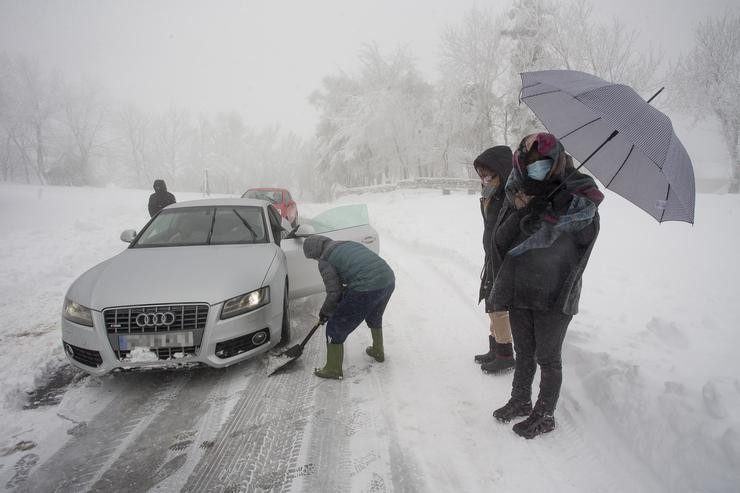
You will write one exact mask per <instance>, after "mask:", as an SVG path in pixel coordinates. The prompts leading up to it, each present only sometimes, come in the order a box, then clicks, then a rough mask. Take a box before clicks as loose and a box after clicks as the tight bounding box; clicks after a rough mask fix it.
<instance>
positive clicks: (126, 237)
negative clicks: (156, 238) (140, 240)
mask: <svg viewBox="0 0 740 493" xmlns="http://www.w3.org/2000/svg"><path fill="white" fill-rule="evenodd" d="M134 238H136V230H135V229H127V230H125V231H124V232H123V233H121V241H123V242H125V243H131V242H132V241H134Z"/></svg>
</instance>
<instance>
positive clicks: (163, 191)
mask: <svg viewBox="0 0 740 493" xmlns="http://www.w3.org/2000/svg"><path fill="white" fill-rule="evenodd" d="M175 202H177V201H176V200H175V196H174V195H172V194H171V193H170V192H168V191H167V184H165V182H164V180H154V193H153V194H151V195H150V196H149V217H154V215H155V214H156V213H157V212H159V211H161V210H162V209H164V208H165V207H167V206H168V205H170V204H174V203H175Z"/></svg>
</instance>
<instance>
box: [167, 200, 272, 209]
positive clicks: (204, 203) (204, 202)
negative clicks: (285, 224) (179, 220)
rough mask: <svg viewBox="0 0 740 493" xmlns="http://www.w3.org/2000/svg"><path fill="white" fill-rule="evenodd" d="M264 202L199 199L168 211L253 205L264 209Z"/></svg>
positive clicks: (182, 203)
mask: <svg viewBox="0 0 740 493" xmlns="http://www.w3.org/2000/svg"><path fill="white" fill-rule="evenodd" d="M266 203H267V202H265V201H264V200H259V199H242V198H237V199H198V200H188V201H187V202H178V203H176V204H172V205H170V206H168V207H167V209H179V208H183V207H216V206H230V205H231V206H236V205H241V206H245V205H252V206H257V207H262V206H264V205H265V204H266Z"/></svg>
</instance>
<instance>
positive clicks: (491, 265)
mask: <svg viewBox="0 0 740 493" xmlns="http://www.w3.org/2000/svg"><path fill="white" fill-rule="evenodd" d="M511 163H512V153H511V149H510V148H509V146H494V147H491V148H490V149H486V150H485V151H483V152H482V153H481V154H480V156H478V157H477V158H475V161H473V167H474V168H475V170H476V171H477V172H478V173H479V174H480V170H481V169H487V170H489V171H492V172H494V173H496V174H497V175H498V176H499V178H500V180H501V181H500V185H499V186H498V188H497V189H496V190H495V191H494V192H493V194H492V195H491V196H490V197H481V198H480V212H481V215H482V216H483V251H484V252H485V260H484V263H483V271H482V272H481V282H480V290H479V295H478V302H480V301H481V300H484V299H486V298H488V296H489V295H490V293H491V288H492V287H493V280H494V278H495V277H496V270H497V269H498V267H499V265H500V262H498V257H496V256H495V255H492V253H491V252H492V250H493V248H494V245H493V230H494V227H495V225H496V219H497V218H498V215H499V213H500V212H501V207H502V206H503V204H504V200H505V198H506V194H505V192H504V185H505V184H506V180H507V178H508V177H509V173H511V167H512V164H511ZM486 305H487V311H490V310H488V308H490V307H489V306H488V305H489V303H486Z"/></svg>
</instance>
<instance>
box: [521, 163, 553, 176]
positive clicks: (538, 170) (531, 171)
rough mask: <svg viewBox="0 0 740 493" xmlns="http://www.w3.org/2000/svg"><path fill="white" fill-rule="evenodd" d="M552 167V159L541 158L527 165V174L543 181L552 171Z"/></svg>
mask: <svg viewBox="0 0 740 493" xmlns="http://www.w3.org/2000/svg"><path fill="white" fill-rule="evenodd" d="M550 168H552V159H540V160H539V161H535V162H533V163H532V164H529V165H527V174H528V175H529V177H530V178H532V179H533V180H537V181H542V180H544V179H545V177H546V176H547V173H549V172H550Z"/></svg>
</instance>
